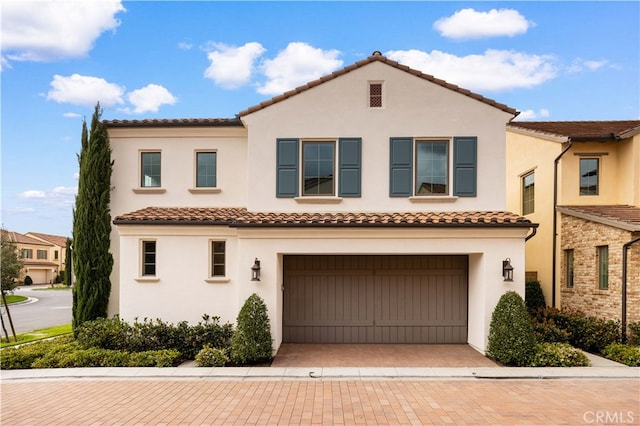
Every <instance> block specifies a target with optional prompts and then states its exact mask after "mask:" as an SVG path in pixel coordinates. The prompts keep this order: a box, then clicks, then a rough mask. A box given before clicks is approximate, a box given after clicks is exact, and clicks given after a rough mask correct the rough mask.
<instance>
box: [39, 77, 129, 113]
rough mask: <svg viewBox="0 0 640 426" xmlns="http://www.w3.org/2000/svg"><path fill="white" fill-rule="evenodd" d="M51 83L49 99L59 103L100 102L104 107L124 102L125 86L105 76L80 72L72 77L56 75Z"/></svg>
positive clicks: (90, 104) (93, 103)
mask: <svg viewBox="0 0 640 426" xmlns="http://www.w3.org/2000/svg"><path fill="white" fill-rule="evenodd" d="M50 85H51V87H52V89H51V90H50V91H49V93H47V99H48V100H51V101H55V102H58V103H69V104H74V105H82V106H94V105H95V104H96V102H100V105H101V106H102V107H104V108H109V107H112V106H114V105H116V104H122V103H124V101H123V100H122V95H123V94H124V87H122V86H119V85H117V84H114V83H109V82H108V81H106V80H105V79H103V78H98V77H91V76H85V75H79V74H73V75H71V76H70V77H63V76H61V75H54V76H53V81H51V83H50Z"/></svg>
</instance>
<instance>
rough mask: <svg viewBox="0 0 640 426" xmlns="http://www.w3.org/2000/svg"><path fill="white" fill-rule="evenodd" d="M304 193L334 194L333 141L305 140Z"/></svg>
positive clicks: (303, 145) (303, 147)
mask: <svg viewBox="0 0 640 426" xmlns="http://www.w3.org/2000/svg"><path fill="white" fill-rule="evenodd" d="M302 151H303V152H302V158H303V162H302V175H303V176H304V177H303V182H302V183H303V186H302V195H303V196H304V195H333V194H334V158H335V144H334V143H333V142H303V144H302Z"/></svg>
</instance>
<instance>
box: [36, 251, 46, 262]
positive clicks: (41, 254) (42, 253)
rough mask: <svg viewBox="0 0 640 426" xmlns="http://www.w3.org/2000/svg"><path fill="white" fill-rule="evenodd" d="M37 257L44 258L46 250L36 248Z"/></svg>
mask: <svg viewBox="0 0 640 426" xmlns="http://www.w3.org/2000/svg"><path fill="white" fill-rule="evenodd" d="M37 255H38V259H40V260H45V259H46V258H47V251H46V250H38V253H37Z"/></svg>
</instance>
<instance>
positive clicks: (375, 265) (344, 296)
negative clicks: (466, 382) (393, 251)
mask: <svg viewBox="0 0 640 426" xmlns="http://www.w3.org/2000/svg"><path fill="white" fill-rule="evenodd" d="M284 265H285V271H284V277H285V279H284V284H285V285H284V287H285V293H284V294H285V297H284V313H283V322H284V323H283V339H284V341H285V342H309V343H311V342H320V343H465V342H466V340H467V303H468V301H467V291H468V284H467V270H466V268H467V257H466V256H413V255H412V256H285V261H284ZM305 268H307V269H305ZM383 268H386V269H383ZM399 268H402V269H399Z"/></svg>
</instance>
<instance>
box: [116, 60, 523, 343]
mask: <svg viewBox="0 0 640 426" xmlns="http://www.w3.org/2000/svg"><path fill="white" fill-rule="evenodd" d="M515 115H517V112H516V111H515V110H514V109H512V108H509V107H507V106H506V105H503V104H500V103H497V102H495V101H493V100H490V99H487V98H484V97H482V96H480V95H478V94H475V93H472V92H469V91H468V90H464V89H461V88H459V87H457V86H455V85H451V84H448V83H446V82H444V81H442V80H438V79H436V78H434V77H432V76H429V75H425V74H423V73H421V72H419V71H416V70H413V69H410V68H408V67H406V66H403V65H400V64H398V63H397V62H394V61H391V60H389V59H387V58H385V57H384V56H382V55H380V54H379V53H378V52H376V53H374V54H373V55H372V56H370V57H368V58H366V59H364V60H362V61H359V62H357V63H355V64H353V65H350V66H348V67H346V68H344V69H342V70H340V71H336V72H334V73H332V74H330V75H327V76H325V77H322V78H320V79H318V80H316V81H312V82H310V83H308V84H306V85H304V86H301V87H298V88H296V89H294V90H292V91H290V92H287V93H284V94H283V95H281V96H278V97H275V98H273V99H271V100H268V101H266V102H263V103H261V104H260V105H256V106H254V107H251V108H248V109H246V110H245V111H242V112H240V113H239V115H238V116H237V117H236V118H232V119H185V120H134V121H129V120H112V121H106V122H105V123H106V125H107V127H108V131H109V136H110V141H111V145H112V149H113V160H114V161H115V163H114V171H113V178H112V184H113V187H114V190H113V193H112V202H111V211H112V215H113V217H114V221H113V223H114V228H113V234H112V251H113V254H114V258H115V267H114V272H113V276H112V283H113V289H112V296H111V300H110V312H111V313H119V314H120V316H121V317H122V318H124V319H125V320H129V321H131V320H133V319H134V318H136V317H138V318H144V317H148V318H162V319H163V320H166V321H171V322H176V321H181V320H188V321H191V322H197V321H198V320H200V318H201V316H202V314H204V313H207V314H210V315H218V316H220V317H221V319H222V321H229V322H235V319H236V316H237V314H238V312H239V310H240V308H241V306H242V304H243V303H244V301H245V300H246V299H247V297H248V296H249V295H251V294H252V293H258V294H259V295H260V296H261V297H262V298H263V299H264V301H265V303H266V305H267V307H268V310H269V316H270V319H271V327H272V333H273V337H274V347H275V348H278V347H279V346H280V344H281V343H282V342H318V343H321V342H326V343H374V342H375V343H384V342H393V343H468V344H470V345H471V346H473V347H475V348H476V349H478V350H480V351H484V350H485V348H486V341H487V335H488V331H489V323H490V318H491V314H492V311H493V309H494V307H495V305H496V303H497V301H498V299H499V298H500V296H501V295H502V294H504V293H505V292H506V291H508V290H515V291H518V292H519V293H521V294H523V293H524V271H525V259H524V255H525V238H526V237H527V236H528V235H530V234H532V233H533V230H534V229H535V227H536V225H535V224H533V223H532V222H531V221H529V220H527V219H525V218H523V217H521V216H519V215H516V214H512V213H509V212H507V211H506V188H505V155H506V146H505V124H506V123H507V122H509V121H510V120H511V119H512V118H513V117H514V116H515ZM505 265H510V266H511V267H512V268H513V278H512V279H510V278H511V277H508V278H509V279H507V280H505V277H504V276H503V274H505V271H504V268H503V267H504V266H505ZM507 269H508V268H507Z"/></svg>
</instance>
